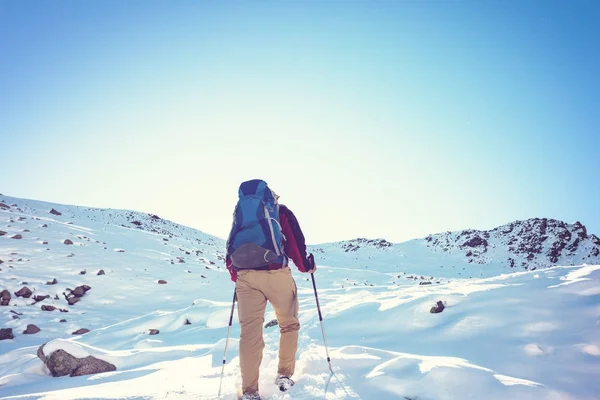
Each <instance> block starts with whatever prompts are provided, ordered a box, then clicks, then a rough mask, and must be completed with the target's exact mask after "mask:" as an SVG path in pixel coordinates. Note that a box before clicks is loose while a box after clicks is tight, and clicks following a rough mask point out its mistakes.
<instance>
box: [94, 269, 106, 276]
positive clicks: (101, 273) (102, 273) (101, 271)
mask: <svg viewBox="0 0 600 400" xmlns="http://www.w3.org/2000/svg"><path fill="white" fill-rule="evenodd" d="M96 275H106V274H105V273H104V270H103V269H101V270H100V271H98V273H97V274H96Z"/></svg>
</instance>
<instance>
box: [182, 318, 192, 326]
mask: <svg viewBox="0 0 600 400" xmlns="http://www.w3.org/2000/svg"><path fill="white" fill-rule="evenodd" d="M183 324H184V325H191V324H192V323H191V322H190V320H189V319H187V318H186V320H185V322H184V323H183Z"/></svg>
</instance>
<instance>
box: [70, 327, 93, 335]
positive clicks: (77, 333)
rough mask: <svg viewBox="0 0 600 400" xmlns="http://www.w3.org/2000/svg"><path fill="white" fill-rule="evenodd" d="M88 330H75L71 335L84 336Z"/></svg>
mask: <svg viewBox="0 0 600 400" xmlns="http://www.w3.org/2000/svg"><path fill="white" fill-rule="evenodd" d="M89 331H90V330H89V329H86V328H81V329H77V330H76V331H75V332H73V333H72V334H73V335H85V334H86V333H88V332H89Z"/></svg>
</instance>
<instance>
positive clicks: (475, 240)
mask: <svg viewBox="0 0 600 400" xmlns="http://www.w3.org/2000/svg"><path fill="white" fill-rule="evenodd" d="M479 246H483V247H487V246H488V242H487V240H485V239H483V238H481V237H479V236H474V237H472V238H471V239H469V240H467V241H466V242H464V243H463V244H462V247H479Z"/></svg>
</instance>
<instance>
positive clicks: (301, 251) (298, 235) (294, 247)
mask: <svg viewBox="0 0 600 400" xmlns="http://www.w3.org/2000/svg"><path fill="white" fill-rule="evenodd" d="M279 220H280V221H281V230H282V232H283V234H284V235H285V242H284V250H285V254H286V255H287V256H288V257H290V258H291V259H292V261H293V262H294V265H295V266H296V267H297V268H298V270H299V271H300V272H309V271H312V270H314V269H315V268H316V266H315V261H314V258H313V255H312V254H309V255H307V254H306V243H305V241H304V234H303V233H302V229H300V224H298V220H297V219H296V216H295V215H294V213H292V212H291V211H290V209H289V208H287V207H286V206H284V205H280V206H279Z"/></svg>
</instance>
